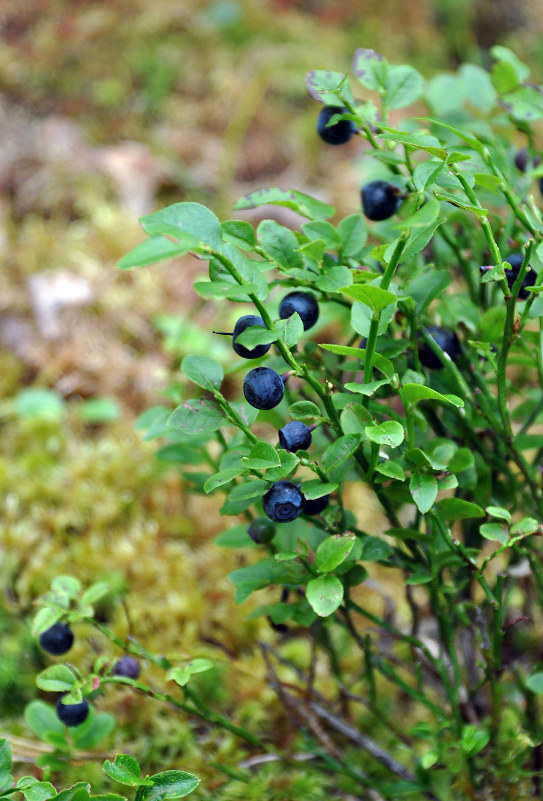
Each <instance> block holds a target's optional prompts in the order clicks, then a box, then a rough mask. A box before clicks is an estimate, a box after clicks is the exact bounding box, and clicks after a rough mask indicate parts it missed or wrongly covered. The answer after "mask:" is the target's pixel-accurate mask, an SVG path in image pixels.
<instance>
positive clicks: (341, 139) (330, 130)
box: [317, 106, 356, 145]
mask: <svg viewBox="0 0 543 801" xmlns="http://www.w3.org/2000/svg"><path fill="white" fill-rule="evenodd" d="M348 111H349V109H348V108H345V106H323V107H322V108H321V110H320V112H319V116H318V117H317V133H318V135H319V136H320V138H321V139H322V140H323V141H324V142H326V143H327V144H328V145H344V144H345V143H346V142H348V141H349V139H351V138H352V137H353V136H354V134H355V133H356V125H355V124H354V122H353V121H352V120H339V122H336V123H334V124H333V125H328V121H329V120H331V119H332V117H333V116H334V114H347V113H348Z"/></svg>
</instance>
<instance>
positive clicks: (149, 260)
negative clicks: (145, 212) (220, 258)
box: [117, 232, 200, 270]
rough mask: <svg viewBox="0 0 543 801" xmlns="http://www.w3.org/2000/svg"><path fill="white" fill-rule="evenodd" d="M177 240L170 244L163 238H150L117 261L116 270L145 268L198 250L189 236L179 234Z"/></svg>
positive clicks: (198, 246)
mask: <svg viewBox="0 0 543 801" xmlns="http://www.w3.org/2000/svg"><path fill="white" fill-rule="evenodd" d="M178 236H179V240H180V241H177V242H172V241H171V239H166V237H164V236H150V237H149V238H148V239H145V240H144V241H143V242H141V243H140V244H139V245H136V247H135V248H132V250H131V251H130V252H129V253H127V254H126V256H123V257H122V259H119V261H118V262H117V269H118V270H130V269H131V268H132V267H146V266H147V265H148V264H154V263H155V262H157V261H163V260H164V259H170V258H172V257H173V256H184V255H185V253H189V251H191V250H196V251H199V250H200V242H199V241H198V239H196V237H194V236H192V235H191V234H184V233H182V232H179V234H178Z"/></svg>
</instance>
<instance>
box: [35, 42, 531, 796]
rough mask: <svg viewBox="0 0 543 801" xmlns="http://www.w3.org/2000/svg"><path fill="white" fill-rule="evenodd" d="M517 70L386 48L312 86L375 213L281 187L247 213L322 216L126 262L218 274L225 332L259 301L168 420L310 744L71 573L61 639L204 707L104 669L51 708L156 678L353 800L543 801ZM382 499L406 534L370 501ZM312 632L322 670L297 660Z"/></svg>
mask: <svg viewBox="0 0 543 801" xmlns="http://www.w3.org/2000/svg"><path fill="white" fill-rule="evenodd" d="M492 55H493V58H494V63H493V65H492V67H491V69H490V71H489V72H487V71H485V70H483V69H482V68H480V67H478V66H476V65H473V64H464V65H462V66H461V67H460V68H459V70H458V72H457V73H456V74H455V75H441V76H439V75H438V76H437V77H435V78H434V79H432V80H431V81H428V82H425V80H424V79H423V77H422V76H421V75H420V74H419V73H418V72H417V71H416V70H415V69H414V68H413V67H411V66H396V65H391V64H389V63H388V62H387V61H386V60H385V59H384V58H383V57H381V56H380V55H378V54H377V53H375V52H374V51H372V50H367V49H360V50H358V51H357V52H356V53H355V55H354V60H353V64H352V75H351V76H350V77H349V76H347V75H343V74H340V73H338V72H333V71H327V70H314V71H311V72H310V73H308V75H307V76H306V85H307V88H308V90H309V93H310V95H311V96H312V97H313V98H314V99H315V100H316V101H318V102H320V103H321V104H322V110H321V111H320V113H318V112H317V122H316V131H317V135H319V136H320V138H321V139H322V147H323V148H326V147H329V146H330V145H333V146H334V152H335V153H337V151H338V147H339V146H340V145H347V143H349V144H348V148H349V152H350V153H352V152H353V150H352V149H353V148H355V147H356V143H357V141H358V142H360V149H361V152H362V154H363V158H362V164H363V169H364V176H365V178H364V181H363V186H362V187H361V192H360V195H359V196H353V198H352V213H350V214H348V215H347V216H345V217H343V219H337V216H336V213H335V209H334V208H333V207H332V206H330V205H329V204H327V203H326V202H324V201H323V200H321V199H317V198H315V197H312V196H310V195H308V194H306V193H304V192H301V191H298V190H294V189H291V190H287V189H279V188H268V189H261V190H258V191H255V192H252V193H250V194H248V195H246V196H245V197H243V198H242V199H241V200H239V201H238V202H237V204H236V206H235V209H236V210H239V211H244V210H249V209H254V208H257V207H260V206H267V207H269V206H274V205H275V206H282V207H285V208H286V209H289V210H291V211H292V212H295V213H296V215H298V216H297V217H295V218H294V217H293V219H296V220H299V224H297V223H293V225H292V226H291V227H287V226H286V225H284V224H281V223H279V222H277V221H276V220H275V219H273V217H272V216H270V218H269V219H264V220H263V221H262V222H260V223H259V225H258V227H257V228H256V230H255V229H254V227H253V226H252V225H251V224H250V223H249V222H248V221H246V220H240V219H232V220H226V221H223V222H221V221H220V220H219V219H218V218H217V216H216V215H215V214H214V213H213V211H212V210H211V209H209V208H207V207H205V206H203V205H201V204H199V203H195V202H181V203H176V204H174V205H172V206H169V207H167V208H164V209H162V210H160V211H158V212H156V213H153V214H149V215H146V216H144V217H142V218H141V224H142V227H143V230H144V231H145V233H146V234H147V239H146V240H145V241H144V242H142V243H141V244H140V245H138V246H137V247H136V248H134V250H132V251H131V252H130V253H129V254H128V255H126V256H125V257H124V258H123V259H121V261H120V263H119V268H120V269H123V270H124V269H131V268H140V267H144V266H147V265H150V264H153V263H155V262H159V261H161V260H163V259H167V258H171V257H180V256H183V255H185V254H189V253H190V254H192V255H193V256H195V257H197V258H198V259H200V260H201V261H202V262H203V263H205V264H207V265H208V267H207V270H208V272H207V277H205V276H203V275H202V276H201V277H200V278H199V279H198V280H197V281H196V282H195V284H194V290H195V292H196V293H197V295H199V296H200V297H201V298H203V299H205V300H207V301H209V303H212V304H215V305H216V309H217V316H218V317H219V318H220V315H221V314H222V311H221V310H222V309H223V304H224V301H228V302H230V303H233V304H236V308H238V309H239V316H238V319H237V322H236V324H235V326H234V331H233V332H232V334H231V336H232V348H233V358H232V361H231V363H229V364H228V365H226V366H224V365H222V364H220V363H219V362H217V361H216V360H214V359H212V358H209V357H207V356H195V355H187V356H186V357H185V358H184V359H183V361H182V364H181V371H182V374H183V376H184V377H185V378H186V379H187V382H185V383H184V384H183V389H182V390H181V392H182V393H183V394H182V397H181V402H180V404H179V405H178V406H177V408H174V409H171V408H169V407H168V406H166V405H164V406H158V407H154V408H152V409H149V410H148V411H147V412H146V413H145V415H144V416H143V418H142V419H141V420H140V427H141V428H146V430H147V436H148V437H149V438H152V437H155V438H164V439H165V440H166V441H167V442H168V443H169V445H167V447H172V448H174V449H175V460H176V461H177V462H178V463H179V466H180V469H181V470H182V472H183V475H184V477H185V479H186V480H187V481H188V482H190V484H191V485H192V488H193V490H194V491H195V492H198V493H202V494H206V495H217V496H220V497H221V500H222V507H221V513H222V514H224V515H226V516H233V517H234V518H236V522H235V524H234V525H232V526H230V527H228V528H227V529H226V530H225V531H224V532H223V533H222V534H221V535H220V536H219V538H218V543H219V544H220V545H222V546H225V547H228V548H235V549H237V550H238V551H239V553H240V567H239V568H238V569H237V570H235V571H234V572H232V573H231V574H230V580H231V582H232V584H233V586H234V587H235V597H236V601H237V602H238V603H239V604H242V603H243V602H245V601H246V600H247V599H248V598H250V597H251V596H253V595H254V594H258V593H262V591H265V592H264V595H265V598H266V601H267V602H266V603H264V604H262V605H261V606H260V607H258V608H257V609H256V610H254V611H253V612H252V613H251V614H252V615H253V616H256V615H260V616H262V617H265V618H267V619H268V620H269V621H270V623H271V625H272V627H273V628H274V629H275V631H276V634H277V643H275V644H274V645H270V644H269V643H261V650H262V659H263V660H264V662H265V665H266V670H267V678H268V682H269V685H270V687H271V688H272V689H273V690H274V691H275V692H276V694H277V699H278V703H279V704H280V705H281V707H282V709H283V711H284V715H285V718H286V719H287V720H288V721H289V722H290V723H291V725H292V731H293V733H292V734H291V738H290V739H289V744H288V747H285V744H284V741H280V739H279V737H278V736H276V735H275V733H274V732H273V731H271V730H269V729H268V730H266V728H265V727H262V730H261V731H253V730H250V729H249V728H247V727H245V726H244V725H238V724H237V723H234V722H233V721H232V720H230V719H229V718H227V717H225V716H224V715H221V714H219V713H217V712H215V711H214V710H213V709H212V708H211V707H210V706H208V705H207V703H206V702H205V700H204V698H203V697H202V696H201V695H200V694H199V693H198V692H197V691H196V690H194V689H193V687H192V684H191V676H192V674H193V673H197V672H199V671H200V670H207V669H208V668H209V667H210V666H209V665H208V664H205V660H203V662H202V663H201V664H200V663H198V662H197V660H195V662H187V663H184V664H174V663H172V662H171V661H170V660H168V659H166V658H165V657H161V656H156V655H153V654H152V653H149V652H148V651H146V650H145V648H144V646H143V645H141V644H140V643H137V642H135V641H133V640H131V641H126V642H122V641H119V640H117V639H116V637H115V635H113V634H112V633H111V632H110V631H109V630H108V629H107V627H106V626H105V625H104V624H103V623H101V622H100V621H98V620H96V619H95V617H94V616H93V610H92V603H93V602H94V599H95V597H96V598H97V597H99V595H100V592H102V590H103V588H100V587H99V586H98V588H94V589H93V588H89V589H88V590H86V591H82V589H81V587H80V586H77V585H75V584H73V579H70V577H62V580H61V581H60V582H59V583H57V586H56V588H55V587H53V588H52V591H51V593H48V594H47V595H46V596H44V597H43V598H42V609H41V610H40V612H39V613H38V616H37V618H36V621H35V626H34V634H35V636H40V635H41V636H42V637H43V633H44V632H46V631H47V630H49V629H50V627H51V626H54V625H58V624H59V622H60V623H63V624H68V625H70V624H71V625H75V624H77V621H78V620H85V622H87V623H91V624H92V625H95V626H96V627H97V628H98V629H99V630H100V631H101V632H102V634H104V635H105V636H106V637H109V638H110V640H111V641H112V642H113V643H114V644H115V645H117V646H119V647H121V648H123V649H124V650H125V651H126V653H127V655H131V656H132V657H136V658H138V659H144V660H148V661H150V662H152V663H153V664H154V665H155V667H157V668H159V669H162V670H163V671H164V679H165V681H173V682H174V684H176V685H177V688H178V691H179V696H177V695H175V694H174V693H173V692H172V693H169V692H168V693H167V692H165V691H163V690H162V689H160V690H157V689H156V687H154V686H153V687H151V686H150V685H149V684H147V683H146V681H145V680H144V678H143V679H140V678H139V676H138V673H139V671H138V670H137V665H136V667H135V666H134V665H133V664H132V667H131V670H132V671H133V673H131V672H130V671H129V670H128V669H126V670H125V669H123V670H122V671H119V670H116V669H115V668H113V662H108V661H107V659H106V660H105V661H101V662H99V663H97V664H96V665H95V669H94V672H93V674H92V675H91V676H88V677H84V676H82V675H80V674H79V673H78V671H77V670H76V669H74V668H73V666H67V665H61V664H55V665H53V666H52V667H50V668H47V669H46V670H45V671H44V672H42V674H40V676H39V677H38V686H40V688H41V689H43V690H45V691H47V690H56V691H57V692H66V693H68V694H69V695H70V696H71V697H70V698H69V699H67V700H68V702H70V701H71V703H72V705H73V704H81V703H82V701H83V700H85V699H86V697H90V698H91V702H92V693H93V692H96V691H97V690H98V688H100V687H101V686H102V685H104V684H107V683H110V684H127V685H131V686H132V687H133V688H134V690H135V691H139V692H141V693H143V694H145V695H147V696H149V697H151V698H154V699H156V700H158V701H162V702H167V703H169V704H173V705H174V706H176V707H177V708H178V709H179V710H180V711H182V712H184V713H186V714H190V715H193V716H195V717H199V718H201V719H203V720H205V721H207V722H208V723H210V724H213V725H216V726H217V727H222V728H224V729H226V730H228V731H229V732H230V733H231V734H233V735H235V736H236V737H238V738H239V740H240V741H241V742H243V743H244V744H245V747H246V748H248V749H250V752H251V754H252V755H253V756H254V757H255V758H258V756H259V755H260V756H262V755H263V756H264V757H269V758H273V759H280V760H283V761H285V763H288V762H292V761H293V760H294V759H295V757H300V755H303V756H304V758H307V759H308V760H310V761H311V762H312V764H313V765H317V766H318V767H319V768H320V769H322V771H323V772H326V773H328V774H330V773H331V774H332V775H333V776H335V777H336V779H337V784H338V793H339V792H344V793H350V794H351V797H352V796H353V795H354V796H355V797H356V798H371V799H383V798H386V799H388V798H397V797H401V796H405V797H413V798H417V799H418V798H429V799H439V801H456V800H457V799H458V800H459V801H463V800H464V799H473V798H480V799H494V798H500V799H527V798H532V797H539V796H540V793H541V771H542V767H543V750H542V741H543V717H542V716H541V709H540V705H541V695H543V664H542V660H543V652H542V650H541V644H540V633H541V629H542V626H543V563H542V561H541V535H542V534H543V527H542V521H543V492H542V473H543V461H542V456H543V433H542V429H541V424H542V423H543V392H542V387H543V323H542V319H543V305H542V304H543V301H540V293H541V291H542V287H543V272H542V271H541V268H542V265H543V218H542V215H541V212H540V208H539V206H540V188H539V186H538V180H539V179H540V178H543V169H542V168H541V167H540V166H539V165H540V161H539V155H538V153H537V143H536V126H537V122H538V120H541V119H543V89H542V88H541V87H539V86H536V85H535V84H533V83H531V82H530V75H529V69H528V67H527V66H526V65H525V64H524V63H523V62H521V61H520V60H519V59H518V58H517V57H516V56H515V55H514V54H513V53H512V52H511V51H510V50H507V49H506V48H504V47H495V48H493V50H492ZM355 81H357V82H358V83H359V84H361V86H362V89H360V88H358V89H357V91H354V90H353V85H354V83H355ZM358 94H364V96H365V97H364V99H363V100H360V99H358V97H357V95H358ZM409 106H413V108H414V114H413V115H412V116H407V115H405V114H403V113H398V112H400V111H401V110H402V109H406V108H407V107H409ZM520 152H522V155H521V156H519V153H520ZM217 327H220V326H219V325H218V326H217ZM218 333H224V332H218ZM225 368H226V369H225ZM240 373H241V375H242V377H243V381H242V382H241V381H239V380H238V374H240ZM176 391H177V390H176ZM370 497H374V498H375V499H376V501H377V502H378V504H379V507H380V508H381V509H382V512H383V519H384V520H385V521H386V523H385V525H383V526H382V527H381V529H379V530H375V528H374V527H373V526H370V524H369V522H368V519H367V518H366V514H365V510H364V508H361V505H360V503H359V502H358V501H359V499H360V498H362V499H366V500H367V499H368V498H370ZM210 503H211V501H210ZM259 549H260V550H259ZM259 555H260V558H259ZM391 582H393V583H394V585H395V587H396V588H399V589H397V591H396V592H395V594H394V598H393V599H392V598H391V596H390V593H389V592H388V590H387V584H390V583H391ZM375 587H377V588H378V592H379V594H380V596H381V597H382V601H383V603H382V605H381V606H382V609H379V608H376V606H375V603H369V602H368V595H369V590H370V589H375ZM296 638H301V639H303V640H304V641H307V642H308V643H309V644H310V647H309V649H308V651H307V660H306V661H305V662H304V661H303V660H301V659H297V658H293V657H292V655H289V654H288V653H285V652H284V648H283V643H284V642H286V643H288V642H290V641H292V640H293V639H296ZM104 659H105V658H104ZM324 666H326V670H325V668H324ZM323 672H327V673H328V674H329V676H330V677H331V680H328V681H326V680H323V679H322V674H323ZM133 674H135V677H133ZM362 711H363V713H364V715H365V717H364V720H365V721H366V724H367V723H368V722H371V727H372V728H371V730H370V731H369V732H368V725H365V726H362V725H361V720H362ZM83 725H85V724H83ZM74 731H77V727H75V728H74ZM264 761H265V760H264ZM340 797H341V796H340Z"/></svg>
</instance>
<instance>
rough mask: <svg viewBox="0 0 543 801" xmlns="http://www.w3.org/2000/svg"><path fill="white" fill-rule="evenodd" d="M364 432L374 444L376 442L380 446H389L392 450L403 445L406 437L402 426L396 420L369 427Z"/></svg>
mask: <svg viewBox="0 0 543 801" xmlns="http://www.w3.org/2000/svg"><path fill="white" fill-rule="evenodd" d="M364 430H365V432H366V436H367V437H368V439H370V440H371V441H372V442H376V443H377V444H378V445H388V446H389V447H391V448H397V447H398V445H401V444H402V442H403V440H404V437H405V432H404V430H403V426H402V424H401V423H398V422H397V421H396V420H385V422H384V423H376V424H375V425H373V426H367V427H366V428H365V429H364Z"/></svg>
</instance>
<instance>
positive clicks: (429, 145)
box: [381, 125, 447, 159]
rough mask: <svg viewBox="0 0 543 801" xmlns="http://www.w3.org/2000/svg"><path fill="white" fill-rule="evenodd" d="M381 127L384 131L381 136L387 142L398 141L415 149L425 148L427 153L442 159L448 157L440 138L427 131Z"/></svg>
mask: <svg viewBox="0 0 543 801" xmlns="http://www.w3.org/2000/svg"><path fill="white" fill-rule="evenodd" d="M381 127H382V130H383V131H384V133H382V134H381V137H382V138H383V139H385V140H386V141H387V142H396V143H397V144H399V145H405V146H406V147H411V148H413V149H414V150H424V151H425V152H426V153H431V154H432V155H433V156H438V157H439V158H441V159H446V158H447V151H446V150H444V149H443V148H442V147H441V144H440V142H439V139H436V137H435V136H430V135H429V134H427V133H404V132H403V131H397V130H396V129H395V128H388V127H387V126H385V125H384V126H381Z"/></svg>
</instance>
